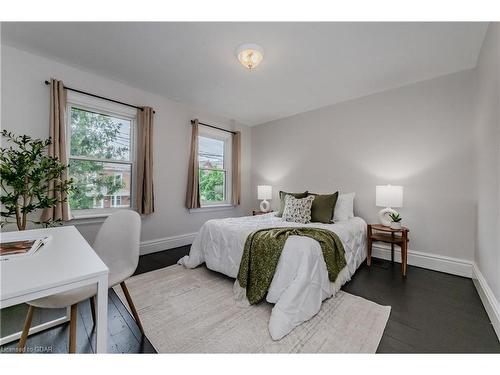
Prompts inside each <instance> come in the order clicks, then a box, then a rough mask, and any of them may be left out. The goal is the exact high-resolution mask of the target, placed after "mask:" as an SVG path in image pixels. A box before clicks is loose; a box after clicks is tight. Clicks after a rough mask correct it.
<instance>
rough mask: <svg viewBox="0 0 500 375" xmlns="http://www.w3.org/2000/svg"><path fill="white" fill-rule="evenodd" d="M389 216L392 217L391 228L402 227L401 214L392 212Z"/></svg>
mask: <svg viewBox="0 0 500 375" xmlns="http://www.w3.org/2000/svg"><path fill="white" fill-rule="evenodd" d="M389 217H390V218H391V220H392V221H391V228H392V229H401V219H402V217H401V215H399V214H398V213H397V212H392V213H390V214H389Z"/></svg>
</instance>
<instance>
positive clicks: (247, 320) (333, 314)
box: [115, 265, 391, 353]
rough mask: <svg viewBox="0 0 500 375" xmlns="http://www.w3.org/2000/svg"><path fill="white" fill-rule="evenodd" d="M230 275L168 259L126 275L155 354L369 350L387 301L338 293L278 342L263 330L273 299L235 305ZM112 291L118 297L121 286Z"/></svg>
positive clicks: (375, 341) (385, 316)
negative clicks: (167, 263) (160, 265)
mask: <svg viewBox="0 0 500 375" xmlns="http://www.w3.org/2000/svg"><path fill="white" fill-rule="evenodd" d="M233 283H234V280H233V279H230V278H228V277H225V276H223V275H221V274H219V273H216V272H212V271H210V270H208V269H207V268H205V267H204V266H203V267H198V268H196V269H185V268H184V267H183V266H180V265H174V266H170V267H166V268H162V269H159V270H156V271H152V272H148V273H144V274H141V275H138V276H134V277H132V278H130V279H129V280H127V281H126V284H127V287H128V289H129V291H130V294H131V295H132V298H133V300H134V303H135V305H136V308H137V310H138V313H139V316H140V319H141V321H142V324H143V326H144V330H145V332H146V336H147V337H148V339H149V341H151V343H152V344H153V346H154V347H155V349H156V350H157V351H158V352H159V353H375V352H376V350H377V347H378V344H379V342H380V339H381V338H382V334H383V332H384V329H385V326H386V324H387V320H388V319H389V314H390V311H391V308H390V306H380V305H378V304H376V303H374V302H371V301H368V300H366V299H364V298H361V297H357V296H354V295H351V294H348V293H345V292H342V291H340V292H339V293H337V295H336V296H335V297H333V298H330V299H328V300H326V301H324V302H323V306H322V308H321V310H320V312H319V313H318V314H317V315H316V316H314V317H313V318H312V319H310V320H309V321H307V322H305V323H303V324H301V325H300V326H298V327H296V328H295V329H294V330H293V331H292V332H291V333H289V334H288V335H287V336H285V337H284V338H282V339H281V340H279V341H273V340H272V339H271V336H270V335H269V332H268V328H267V326H268V322H269V316H270V314H271V309H272V307H273V305H271V304H269V303H267V302H264V303H261V304H259V305H254V306H250V307H242V306H240V305H237V304H236V303H235V301H234V299H233V295H232V286H233ZM115 291H116V293H117V294H118V296H119V297H120V299H121V300H122V302H124V305H125V306H127V308H128V305H127V303H126V302H125V297H124V296H123V293H122V291H121V288H115Z"/></svg>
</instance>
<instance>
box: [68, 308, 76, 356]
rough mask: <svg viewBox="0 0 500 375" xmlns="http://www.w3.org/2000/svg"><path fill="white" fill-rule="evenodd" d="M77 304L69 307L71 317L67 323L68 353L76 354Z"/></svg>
mask: <svg viewBox="0 0 500 375" xmlns="http://www.w3.org/2000/svg"><path fill="white" fill-rule="evenodd" d="M77 312H78V304H76V303H75V304H74V305H71V317H70V321H69V352H70V353H76V322H77Z"/></svg>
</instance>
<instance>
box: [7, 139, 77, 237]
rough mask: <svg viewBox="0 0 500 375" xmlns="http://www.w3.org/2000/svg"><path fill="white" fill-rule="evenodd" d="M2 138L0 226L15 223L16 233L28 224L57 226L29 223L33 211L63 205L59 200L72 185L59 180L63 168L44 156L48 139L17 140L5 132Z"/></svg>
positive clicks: (53, 221)
mask: <svg viewBox="0 0 500 375" xmlns="http://www.w3.org/2000/svg"><path fill="white" fill-rule="evenodd" d="M2 138H3V140H4V141H5V143H6V144H7V145H8V147H3V145H2V147H1V148H0V149H1V155H0V174H1V196H0V203H1V204H2V209H1V222H0V223H1V226H2V227H3V226H4V225H6V224H14V223H15V224H16V225H17V228H18V229H19V230H25V229H26V226H27V224H28V223H29V222H31V223H33V224H38V225H44V226H51V225H54V224H57V223H59V222H60V220H46V221H43V220H41V219H40V220H33V219H32V217H33V214H34V213H35V212H36V211H39V210H43V209H47V208H52V207H54V206H56V204H58V203H62V202H64V201H65V199H63V200H62V199H61V198H60V197H61V196H66V194H65V193H67V192H68V191H69V189H70V187H71V184H72V183H73V181H72V180H71V179H69V180H65V179H64V178H63V176H64V172H65V170H66V168H67V165H64V164H62V163H61V162H60V161H59V159H58V158H56V157H52V156H48V155H47V153H46V149H47V147H48V146H49V145H50V144H51V143H52V141H51V139H50V138H49V139H35V138H31V137H29V136H27V135H20V136H18V135H16V134H14V133H11V132H9V131H7V130H3V131H2ZM50 182H52V183H53V184H50ZM54 193H55V194H54ZM11 220H14V221H11Z"/></svg>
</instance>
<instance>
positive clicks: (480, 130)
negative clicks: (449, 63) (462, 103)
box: [476, 23, 500, 301]
mask: <svg viewBox="0 0 500 375" xmlns="http://www.w3.org/2000/svg"><path fill="white" fill-rule="evenodd" d="M477 76H478V91H477V114H476V141H477V147H476V150H477V212H476V215H477V235H476V263H477V265H478V267H479V270H480V271H481V273H482V274H483V276H484V278H485V279H486V281H487V283H488V285H489V287H490V288H491V289H492V291H493V293H494V295H495V297H496V299H497V301H500V24H499V23H490V25H489V27H488V32H487V34H486V38H485V40H484V42H483V46H482V48H481V52H480V55H479V61H478V66H477Z"/></svg>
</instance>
